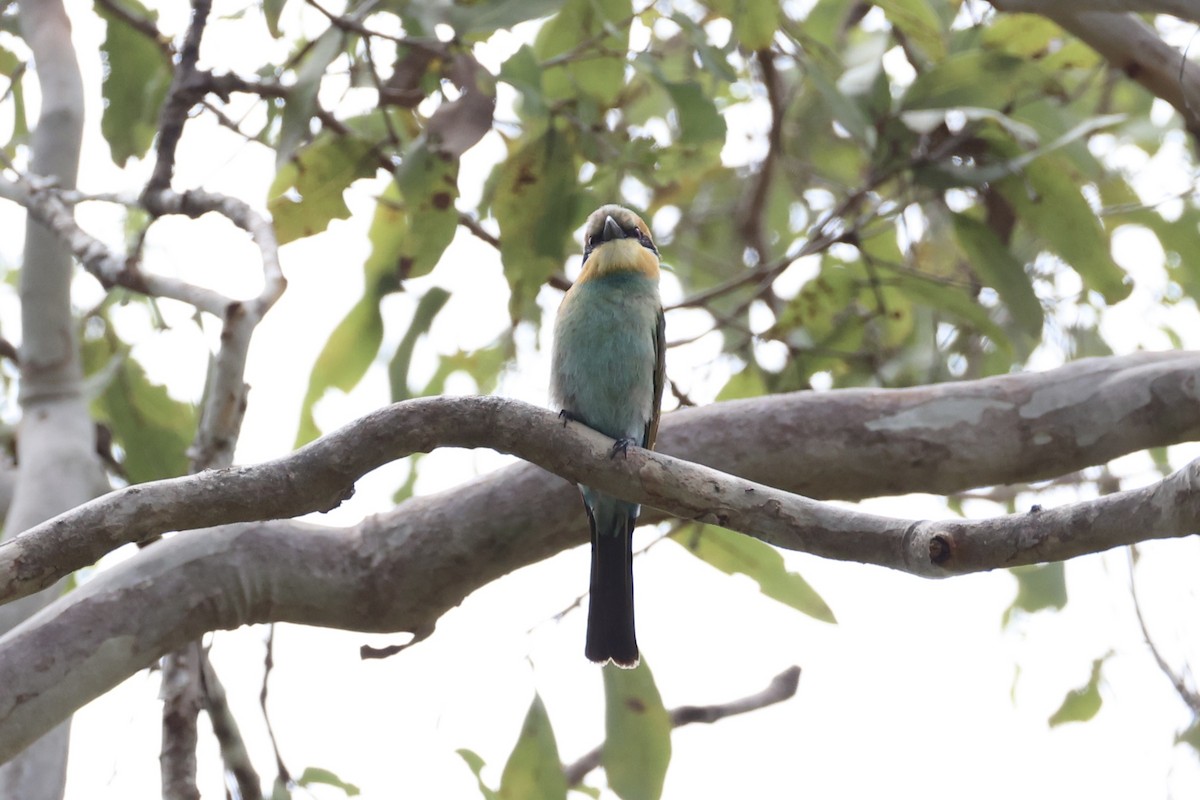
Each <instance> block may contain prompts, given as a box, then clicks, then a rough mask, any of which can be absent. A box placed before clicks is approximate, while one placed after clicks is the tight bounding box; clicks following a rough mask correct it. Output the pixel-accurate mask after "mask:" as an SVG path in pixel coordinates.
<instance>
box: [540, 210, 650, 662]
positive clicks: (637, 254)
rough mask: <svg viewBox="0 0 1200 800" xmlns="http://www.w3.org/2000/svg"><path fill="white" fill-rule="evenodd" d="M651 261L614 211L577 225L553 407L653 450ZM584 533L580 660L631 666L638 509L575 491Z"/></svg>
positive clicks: (554, 368) (643, 235)
mask: <svg viewBox="0 0 1200 800" xmlns="http://www.w3.org/2000/svg"><path fill="white" fill-rule="evenodd" d="M658 276H659V255H658V248H657V247H655V245H654V239H653V237H652V236H651V234H650V228H649V227H648V226H647V225H646V223H645V222H644V221H643V220H642V219H641V217H639V216H638V215H637V214H635V213H634V212H632V211H630V210H629V209H627V208H624V207H622V206H620V205H612V204H610V205H604V206H601V207H600V208H599V209H597V210H596V211H595V212H593V213H592V215H591V216H589V217H588V220H587V224H586V225H585V226H584V249H583V270H582V271H581V272H580V274H579V277H578V279H576V280H575V282H574V283H573V284H572V285H571V288H570V289H569V290H568V291H567V293H566V295H565V296H564V297H563V300H562V304H561V305H560V306H559V309H558V316H557V317H556V319H555V323H554V346H553V351H552V355H551V367H550V371H551V379H550V395H551V402H552V403H553V404H554V405H555V406H557V408H558V409H559V414H560V416H561V417H562V418H563V420H564V422H563V424H564V425H565V424H567V423H568V421H575V422H579V423H582V424H584V425H586V426H588V427H589V428H592V429H594V430H596V431H599V432H600V433H603V434H604V435H606V436H609V437H611V438H612V439H614V440H615V442H614V444H613V447H612V452H611V456H612V457H616V456H617V455H625V453H626V451H627V450H628V448H629V447H630V446H631V445H637V446H640V447H644V448H646V449H652V448H653V447H654V440H655V438H656V436H657V434H658V420H659V414H660V410H661V406H662V394H663V378H664V365H663V355H664V351H665V350H666V345H665V342H666V339H665V320H664V317H663V309H662V300H661V299H660V296H659V291H658ZM579 491H580V494H581V495H582V498H583V505H584V508H585V509H586V511H587V518H588V524H589V527H590V528H591V542H592V571H591V589H590V592H589V595H590V599H589V601H588V619H587V642H586V646H585V647H584V655H586V656H587V658H588V659H590V660H591V661H595V662H598V663H601V664H603V663H607V662H610V661H611V662H612V663H614V664H616V665H617V666H619V667H625V668H632V667H636V666H637V664H638V660H639V652H638V645H637V636H636V633H635V630H634V614H633V529H634V528H635V527H636V526H637V519H638V513H639V511H640V510H641V507H640V506H639V505H638V504H637V503H631V502H628V501H626V500H621V499H619V498H616V497H613V496H611V495H607V494H604V493H603V492H599V491H596V490H595V489H593V488H591V487H589V486H584V485H582V484H580V485H579Z"/></svg>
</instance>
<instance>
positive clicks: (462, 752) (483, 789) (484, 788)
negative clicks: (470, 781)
mask: <svg viewBox="0 0 1200 800" xmlns="http://www.w3.org/2000/svg"><path fill="white" fill-rule="evenodd" d="M454 752H456V753H458V754H459V756H461V757H462V760H463V761H465V762H467V767H468V768H469V769H470V770H471V772H473V773H475V780H476V781H478V782H479V793H480V794H482V795H483V797H484V800H496V798H497V795H496V792H495V791H493V790H492V789H491V788H490V787H489V786H488V785H487V784H486V783H484V782H483V767H484V762H483V759H482V758H480V757H479V754H478V753H476V752H475V751H474V750H468V749H467V748H465V747H463V748H460V749H458V750H455V751H454Z"/></svg>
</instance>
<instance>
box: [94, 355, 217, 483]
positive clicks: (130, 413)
mask: <svg viewBox="0 0 1200 800" xmlns="http://www.w3.org/2000/svg"><path fill="white" fill-rule="evenodd" d="M103 347H104V342H94V343H90V344H89V345H88V347H87V349H89V350H91V351H92V355H89V356H87V360H88V361H94V360H95V359H96V358H98V357H99V358H102V357H103V356H101V355H100V353H99V348H103ZM101 375H102V380H103V381H104V383H103V385H102V388H101V389H100V391H99V392H98V394H97V396H96V398H95V400H93V401H92V413H93V414H94V415H95V417H96V418H97V420H99V421H100V422H104V423H106V424H107V425H108V427H109V428H110V429H111V430H112V434H113V441H114V442H116V444H118V445H119V446H120V447H121V450H122V451H124V455H125V459H124V463H123V466H124V468H125V474H126V475H127V476H128V478H129V482H130V483H145V482H146V481H154V480H159V479H162V478H176V477H179V476H180V475H184V474H186V473H187V471H188V457H187V450H188V447H189V446H190V445H191V442H192V439H193V437H194V436H195V433H196V423H197V413H196V409H195V407H194V406H193V405H192V404H191V403H183V402H180V401H178V400H175V399H173V398H172V397H171V396H170V394H168V393H167V388H166V387H165V386H163V385H160V384H157V383H152V382H151V381H150V379H149V378H148V377H146V372H145V370H143V369H142V365H141V364H139V363H137V362H136V361H134V360H133V358H132V357H130V356H128V355H127V354H124V353H118V354H116V355H114V356H112V360H111V361H110V362H109V364H108V366H107V367H106V368H105V369H104V370H103V372H102V373H101Z"/></svg>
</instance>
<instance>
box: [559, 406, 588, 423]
mask: <svg viewBox="0 0 1200 800" xmlns="http://www.w3.org/2000/svg"><path fill="white" fill-rule="evenodd" d="M558 418H559V419H561V420H562V421H563V427H564V428H565V427H567V423H568V422H578V423H579V424H581V425H586V424H587V423H585V422H584V421H583V418H582V417H580V416H579V415H578V414H572V413H571V412H570V411H567V410H566V409H565V408H564V409H563V410H562V411H559V412H558Z"/></svg>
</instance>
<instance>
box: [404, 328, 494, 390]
mask: <svg viewBox="0 0 1200 800" xmlns="http://www.w3.org/2000/svg"><path fill="white" fill-rule="evenodd" d="M513 356H514V353H513V345H512V339H510V338H504V339H502V340H501V341H499V342H497V343H496V344H493V345H490V346H488V347H481V348H479V349H478V350H471V351H466V350H459V351H458V352H457V353H452V354H450V355H448V356H442V357H441V360H440V361H439V363H438V368H437V370H436V371H435V372H434V373H433V377H432V378H430V379H429V383H428V384H426V385H425V388H424V389H422V390H421V391H420V392H419V393H418V394H419V395H420V396H421V397H430V396H432V395H438V394H444V393H445V391H446V379H447V378H449V377H450V376H451V375H453V374H454V373H456V372H465V373H466V374H468V375H470V376H471V379H472V380H473V381H475V390H476V392H478V393H479V394H489V393H490V392H492V391H494V390H495V388H496V383H497V381H498V380H499V378H500V370H502V369H503V368H504V365H505V364H507V363H508V362H509V360H510V359H512V358H513Z"/></svg>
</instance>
